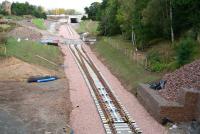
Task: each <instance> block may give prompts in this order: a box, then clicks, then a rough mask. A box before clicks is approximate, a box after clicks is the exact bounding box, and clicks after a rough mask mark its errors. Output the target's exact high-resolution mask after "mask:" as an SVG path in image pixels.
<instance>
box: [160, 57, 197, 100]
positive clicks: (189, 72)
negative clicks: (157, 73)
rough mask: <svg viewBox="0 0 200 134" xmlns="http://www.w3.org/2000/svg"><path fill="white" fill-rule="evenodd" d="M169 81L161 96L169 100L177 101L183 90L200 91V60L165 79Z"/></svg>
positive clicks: (168, 75) (167, 75)
mask: <svg viewBox="0 0 200 134" xmlns="http://www.w3.org/2000/svg"><path fill="white" fill-rule="evenodd" d="M163 79H164V80H166V81H167V83H166V85H165V89H163V90H161V91H160V94H161V95H162V96H163V97H164V98H166V99H167V100H172V101H177V97H178V93H179V91H180V90H181V88H183V87H184V88H194V89H196V90H199V91H200V60H197V61H194V62H193V63H191V64H187V65H185V66H183V67H181V68H180V69H178V70H176V71H175V72H173V73H169V74H166V75H165V76H164V77H163Z"/></svg>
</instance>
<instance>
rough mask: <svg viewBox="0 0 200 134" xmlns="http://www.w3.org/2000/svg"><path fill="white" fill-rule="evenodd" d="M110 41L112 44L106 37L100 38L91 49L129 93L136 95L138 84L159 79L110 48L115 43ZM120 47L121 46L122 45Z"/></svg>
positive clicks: (156, 75) (154, 74) (155, 74)
mask: <svg viewBox="0 0 200 134" xmlns="http://www.w3.org/2000/svg"><path fill="white" fill-rule="evenodd" d="M112 40H113V41H112V42H111V41H110V40H109V42H108V39H107V38H106V37H103V38H100V39H99V41H98V42H97V44H96V46H94V47H92V48H93V50H94V51H95V52H97V54H98V55H99V57H100V59H101V60H102V61H104V62H105V64H106V65H108V67H109V68H110V70H111V71H112V72H113V73H114V75H116V76H117V77H118V78H119V79H120V80H121V82H122V84H123V85H125V86H126V88H127V89H129V91H131V92H133V93H136V88H137V86H138V84H139V83H141V82H144V83H146V82H151V81H154V80H157V79H159V78H160V76H159V75H158V74H157V73H150V72H148V71H146V70H145V69H144V68H143V67H142V66H140V65H138V64H137V63H135V62H133V61H132V60H130V59H129V58H128V57H127V56H125V55H124V54H122V53H120V51H119V50H117V49H116V48H114V47H112V46H111V45H110V44H111V43H115V42H116V40H115V39H114V38H113V39H112ZM120 45H121V46H123V44H120Z"/></svg>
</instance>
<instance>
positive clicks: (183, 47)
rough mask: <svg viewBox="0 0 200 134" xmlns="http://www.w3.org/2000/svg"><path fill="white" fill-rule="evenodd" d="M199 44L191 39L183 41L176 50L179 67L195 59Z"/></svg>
mask: <svg viewBox="0 0 200 134" xmlns="http://www.w3.org/2000/svg"><path fill="white" fill-rule="evenodd" d="M196 47H197V42H196V41H194V40H193V39H191V38H186V39H183V40H181V41H180V42H179V43H178V44H177V47H176V49H175V52H176V60H177V65H178V67H180V66H182V65H185V64H187V63H189V62H191V60H192V59H193V56H194V54H195V48H196Z"/></svg>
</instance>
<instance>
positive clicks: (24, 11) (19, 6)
mask: <svg viewBox="0 0 200 134" xmlns="http://www.w3.org/2000/svg"><path fill="white" fill-rule="evenodd" d="M11 11H12V14H13V15H17V16H21V15H32V16H35V17H37V18H44V19H46V18H47V16H46V13H45V11H44V9H43V8H42V7H41V6H34V5H31V4H29V3H28V2H25V3H18V2H16V3H12V6H11Z"/></svg>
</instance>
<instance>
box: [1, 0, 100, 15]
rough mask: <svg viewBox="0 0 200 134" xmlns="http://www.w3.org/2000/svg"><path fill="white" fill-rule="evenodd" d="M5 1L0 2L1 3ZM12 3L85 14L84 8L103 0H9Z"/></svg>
mask: <svg viewBox="0 0 200 134" xmlns="http://www.w3.org/2000/svg"><path fill="white" fill-rule="evenodd" d="M2 1H4V0H0V3H1V2H2ZM7 1H10V2H26V1H27V2H29V3H30V4H33V5H37V6H42V7H44V8H45V9H54V8H65V9H75V10H76V11H79V12H82V13H84V8H85V7H86V6H89V5H90V4H91V3H93V2H101V1H102V0H7Z"/></svg>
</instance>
